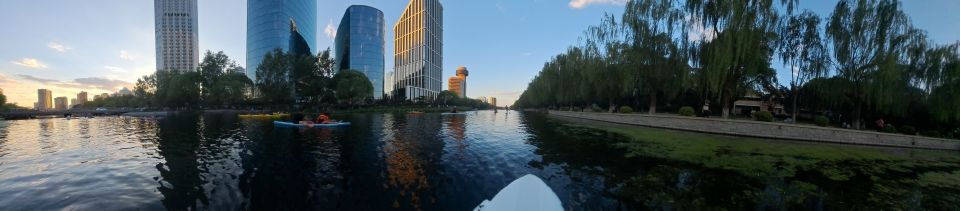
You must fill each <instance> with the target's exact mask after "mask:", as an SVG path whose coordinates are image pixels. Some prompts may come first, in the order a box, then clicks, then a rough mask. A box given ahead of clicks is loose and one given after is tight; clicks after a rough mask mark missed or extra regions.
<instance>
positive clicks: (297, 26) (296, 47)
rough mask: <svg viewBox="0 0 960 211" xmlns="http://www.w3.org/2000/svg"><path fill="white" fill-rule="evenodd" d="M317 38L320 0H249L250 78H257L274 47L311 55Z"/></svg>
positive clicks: (248, 40)
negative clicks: (318, 2)
mask: <svg viewBox="0 0 960 211" xmlns="http://www.w3.org/2000/svg"><path fill="white" fill-rule="evenodd" d="M316 40H317V0H247V66H246V68H247V77H250V78H251V79H254V80H256V78H255V77H256V72H257V67H258V66H260V62H261V61H263V55H264V54H266V53H269V52H270V51H272V50H273V49H277V48H280V49H283V51H284V52H287V53H290V52H293V53H302V52H303V51H304V50H306V51H307V52H309V53H311V54H312V53H313V52H312V51H310V49H313V47H316V42H317V41H316ZM304 44H306V46H300V45H304ZM294 51H296V52H294Z"/></svg>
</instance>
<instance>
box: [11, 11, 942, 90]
mask: <svg viewBox="0 0 960 211" xmlns="http://www.w3.org/2000/svg"><path fill="white" fill-rule="evenodd" d="M623 1H624V0H488V1H450V0H441V2H442V3H443V5H444V19H445V20H444V22H445V26H444V33H445V34H444V76H445V77H449V76H451V75H453V74H454V72H455V69H456V67H458V66H467V67H468V69H470V73H471V74H470V77H469V79H468V84H469V87H468V96H470V97H474V98H475V97H480V96H493V97H497V98H498V99H499V102H500V103H499V104H500V105H509V104H512V103H513V101H514V100H515V99H516V98H517V97H518V96H519V94H520V92H522V91H523V89H524V88H525V87H526V84H527V83H528V82H529V81H530V80H531V79H532V78H533V76H534V75H536V73H537V72H538V71H539V70H540V67H542V65H543V63H544V62H545V61H547V60H549V59H550V57H552V56H554V55H556V54H558V53H560V52H562V51H563V50H564V49H566V48H567V47H568V46H570V45H571V44H575V43H577V41H578V38H579V37H580V35H582V32H583V30H584V29H586V27H587V26H589V25H593V24H596V23H599V21H600V19H601V17H602V15H603V14H604V13H606V12H610V13H615V14H619V13H621V12H622V2H623ZM3 4H4V5H3V6H2V7H0V26H3V27H0V49H2V50H0V88H2V89H3V90H4V93H5V94H6V95H7V96H8V99H9V100H10V101H12V102H16V103H18V104H20V105H24V106H30V105H32V104H33V102H35V101H36V100H37V98H36V93H37V92H36V89H38V88H48V89H51V90H53V92H54V96H55V97H58V96H68V97H71V98H72V97H74V96H75V94H76V93H77V92H79V91H80V90H85V91H87V92H90V93H102V92H113V91H116V90H117V89H118V88H119V87H131V88H132V83H133V82H134V81H136V79H137V78H139V77H140V76H143V75H146V74H150V73H152V72H153V71H154V66H155V62H154V61H155V55H154V39H153V38H154V31H153V23H154V22H153V1H152V0H96V1H79V0H5V1H4V3H3ZM354 4H362V5H369V6H373V7H376V8H378V9H380V10H382V11H383V12H384V17H385V18H386V21H387V28H388V33H387V34H388V35H392V27H393V23H394V22H395V21H396V18H397V17H399V15H400V12H402V10H403V9H404V6H405V5H406V4H407V1H405V0H379V1H369V0H353V1H350V0H319V2H318V14H319V17H318V18H317V22H318V23H317V26H318V29H317V35H318V37H317V38H316V39H317V44H318V45H319V46H316V47H314V48H315V49H325V48H327V47H331V46H332V41H333V37H332V36H328V35H327V33H325V32H326V29H327V26H328V25H329V26H330V30H334V29H336V28H337V24H339V21H340V18H341V17H342V15H343V12H344V10H346V8H347V7H348V6H350V5H354ZM834 4H835V1H802V3H801V7H803V8H807V9H811V10H813V11H815V12H817V13H819V14H820V15H821V16H824V17H825V16H827V15H829V13H830V12H831V11H832V9H833V6H834ZM903 6H904V9H905V10H906V11H907V13H908V14H909V15H910V16H911V17H912V19H913V23H914V24H915V25H917V26H918V27H919V28H922V29H925V30H927V31H928V32H929V34H930V36H931V38H933V39H934V41H936V42H938V43H953V42H956V41H957V40H960V23H957V21H956V20H960V13H955V12H954V11H953V10H956V9H958V8H960V1H956V0H931V1H905V2H903ZM199 12H200V16H199V18H200V20H199V24H200V25H199V27H200V32H199V33H200V50H201V51H205V50H208V49H209V50H213V51H221V50H222V51H224V52H225V53H226V54H227V55H228V56H230V57H231V58H233V59H234V60H236V61H237V62H238V63H239V64H245V62H244V61H245V56H246V55H245V52H246V50H245V46H246V1H244V0H200V2H199ZM331 32H332V31H331ZM392 45H393V43H392V38H391V37H388V38H387V49H388V50H389V49H392ZM388 54H392V52H388ZM386 56H387V57H386V61H387V70H386V71H388V72H389V71H390V70H391V69H392V67H393V64H392V59H390V56H391V55H386ZM775 68H777V69H779V70H781V71H780V74H779V75H780V78H781V79H780V80H781V82H783V83H786V82H787V81H788V80H789V71H787V70H786V68H783V67H782V66H781V65H776V66H775ZM444 87H445V85H444Z"/></svg>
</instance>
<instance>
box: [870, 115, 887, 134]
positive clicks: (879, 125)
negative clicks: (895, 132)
mask: <svg viewBox="0 0 960 211" xmlns="http://www.w3.org/2000/svg"><path fill="white" fill-rule="evenodd" d="M873 123H874V124H876V125H877V132H883V127H884V126H886V125H887V124H886V122H884V121H883V118H880V119H877V121H876V122H873Z"/></svg>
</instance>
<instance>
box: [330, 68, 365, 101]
mask: <svg viewBox="0 0 960 211" xmlns="http://www.w3.org/2000/svg"><path fill="white" fill-rule="evenodd" d="M333 80H334V82H335V85H334V87H336V88H335V90H336V96H337V99H338V100H340V102H345V103H346V104H348V105H357V104H360V103H362V102H363V101H364V100H367V99H369V98H371V97H373V84H372V83H370V80H369V79H367V76H366V75H363V73H361V72H360V71H356V70H341V71H340V72H339V73H337V74H336V75H335V76H334V77H333Z"/></svg>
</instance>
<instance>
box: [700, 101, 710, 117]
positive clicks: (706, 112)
mask: <svg viewBox="0 0 960 211" xmlns="http://www.w3.org/2000/svg"><path fill="white" fill-rule="evenodd" d="M702 112H703V113H702V114H701V115H703V116H704V117H709V116H710V100H704V102H703V110H702Z"/></svg>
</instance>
